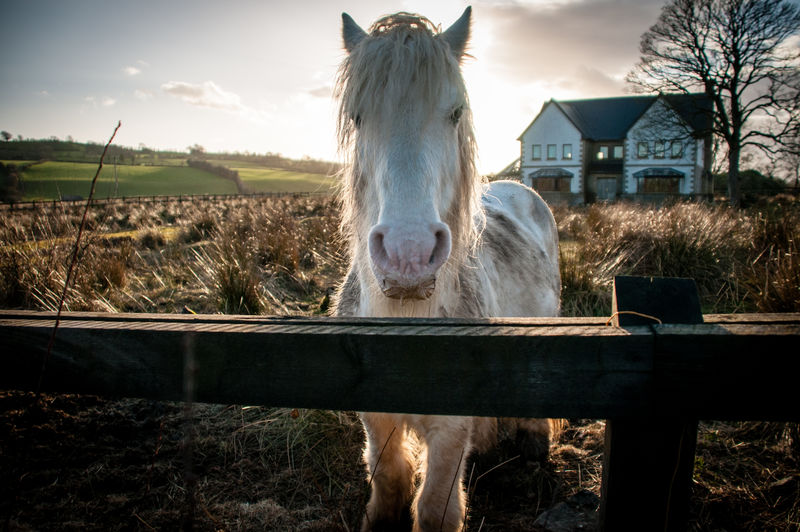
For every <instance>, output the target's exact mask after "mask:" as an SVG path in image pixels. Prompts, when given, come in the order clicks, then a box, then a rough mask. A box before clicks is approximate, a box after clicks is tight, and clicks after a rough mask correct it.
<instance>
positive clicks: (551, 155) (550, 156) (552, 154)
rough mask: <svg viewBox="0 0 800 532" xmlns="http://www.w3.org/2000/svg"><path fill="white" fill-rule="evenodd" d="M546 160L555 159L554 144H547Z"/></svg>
mask: <svg viewBox="0 0 800 532" xmlns="http://www.w3.org/2000/svg"><path fill="white" fill-rule="evenodd" d="M547 158H548V159H555V158H556V145H555V144H548V145H547Z"/></svg>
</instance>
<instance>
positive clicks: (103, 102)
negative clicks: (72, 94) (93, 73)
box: [83, 96, 117, 109]
mask: <svg viewBox="0 0 800 532" xmlns="http://www.w3.org/2000/svg"><path fill="white" fill-rule="evenodd" d="M83 101H84V102H86V103H87V104H89V105H90V106H92V107H93V108H95V109H97V107H98V106H103V107H113V106H114V105H116V103H117V100H115V99H114V98H112V97H110V96H104V97H103V98H102V99H100V100H99V101H98V99H97V97H95V96H86V97H85V98H84V99H83Z"/></svg>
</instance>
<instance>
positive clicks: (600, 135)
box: [520, 94, 713, 141]
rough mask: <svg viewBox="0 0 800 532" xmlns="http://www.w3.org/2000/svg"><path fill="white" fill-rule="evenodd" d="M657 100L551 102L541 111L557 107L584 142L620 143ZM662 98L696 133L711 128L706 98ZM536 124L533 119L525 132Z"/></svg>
mask: <svg viewBox="0 0 800 532" xmlns="http://www.w3.org/2000/svg"><path fill="white" fill-rule="evenodd" d="M660 97H662V96H619V97H615V98H594V99H589V100H555V99H551V100H550V101H549V102H546V103H545V104H544V106H542V111H544V109H545V108H546V107H547V106H548V105H555V106H557V107H558V108H559V109H560V110H561V111H562V112H563V113H564V115H565V116H566V117H567V118H568V119H569V120H570V122H572V123H573V125H574V126H575V127H576V128H578V131H580V132H581V135H582V136H583V138H585V139H587V140H594V141H599V140H620V139H624V138H625V137H626V135H627V133H628V130H629V129H630V128H631V127H632V126H633V124H634V123H636V121H637V120H638V119H639V118H640V117H641V116H642V115H643V114H644V113H645V111H647V109H649V108H650V106H651V105H653V103H654V102H655V101H656V100H657V99H658V98H660ZM663 98H664V99H665V100H666V101H667V103H668V104H669V105H670V106H671V107H672V108H673V109H674V110H675V111H677V112H678V114H679V115H680V116H681V118H683V119H684V120H686V122H687V123H688V124H689V125H690V126H691V127H692V129H693V130H694V131H695V132H703V131H707V130H708V129H710V123H711V116H712V113H711V111H712V110H713V107H712V105H713V104H712V102H711V101H710V100H709V99H708V97H707V96H706V95H704V94H666V95H663ZM542 111H540V112H539V115H541V114H542ZM537 118H538V115H537ZM535 122H536V119H534V120H533V122H531V124H530V125H529V126H528V128H526V129H525V131H527V130H528V129H529V128H530V127H531V126H532V125H533V124H534V123H535ZM523 134H524V132H523ZM520 138H521V136H520Z"/></svg>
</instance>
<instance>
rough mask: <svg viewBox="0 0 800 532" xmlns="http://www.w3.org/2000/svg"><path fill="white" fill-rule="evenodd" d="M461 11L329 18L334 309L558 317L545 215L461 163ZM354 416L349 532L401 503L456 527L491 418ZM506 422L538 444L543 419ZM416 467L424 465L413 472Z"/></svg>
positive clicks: (524, 191) (487, 442)
mask: <svg viewBox="0 0 800 532" xmlns="http://www.w3.org/2000/svg"><path fill="white" fill-rule="evenodd" d="M470 14H471V12H470V10H469V8H468V9H467V11H465V12H464V15H462V17H461V18H460V19H459V20H458V21H457V22H456V23H455V24H454V25H453V26H452V27H451V28H450V29H448V30H447V31H446V32H443V33H437V32H436V31H435V30H434V29H433V27H432V24H431V23H430V22H429V21H427V19H424V18H422V17H419V16H416V15H409V14H405V13H400V14H397V15H392V16H389V17H385V18H383V19H381V20H379V21H378V22H377V23H376V24H375V25H374V26H373V27H372V28H371V29H370V33H366V32H364V31H363V30H362V29H361V28H359V27H358V26H357V25H356V24H355V22H353V20H352V19H350V17H349V16H347V15H343V19H344V29H343V34H344V41H345V47H346V49H347V50H348V52H349V55H348V57H347V59H346V60H345V62H344V64H343V66H342V68H341V71H340V77H339V82H338V91H337V92H338V95H339V96H340V98H341V107H340V117H339V134H340V144H341V145H342V147H343V148H346V149H348V150H349V152H350V164H349V165H348V170H347V171H346V173H345V175H344V179H343V184H342V191H341V197H342V202H343V205H344V210H343V229H344V232H345V234H346V235H347V237H348V239H349V243H350V253H351V265H350V271H349V273H348V275H347V278H346V279H345V282H344V283H343V284H342V286H341V288H340V291H339V294H338V297H337V300H336V314H337V315H340V316H365V317H366V316H373V317H377V316H380V317H489V316H554V315H557V314H558V309H559V299H560V277H559V270H558V236H557V232H556V227H555V223H554V221H553V216H552V214H551V213H550V210H549V209H548V207H547V206H546V205H545V203H544V202H543V201H542V199H541V198H540V197H539V196H538V195H537V194H536V193H535V192H534V191H533V190H531V189H529V188H527V187H524V186H522V185H519V184H518V183H515V182H510V181H500V182H495V183H492V184H491V185H484V184H482V183H481V181H480V179H479V178H478V177H477V174H476V171H475V166H474V142H473V136H472V123H471V115H470V112H469V107H468V102H467V98H466V91H465V88H464V83H463V78H462V77H461V72H460V60H461V58H462V55H463V54H464V49H465V47H466V44H467V39H468V36H469V24H470ZM361 417H362V420H363V422H364V427H365V429H366V434H367V444H366V450H365V454H364V457H365V461H366V464H367V469H368V474H369V476H370V483H371V487H372V494H371V498H370V501H369V503H368V505H367V511H366V516H365V518H364V522H363V528H364V529H365V530H371V529H377V528H382V527H385V526H387V525H389V526H391V525H393V524H397V523H399V522H402V521H403V519H404V515H405V514H406V512H407V510H408V509H409V507H410V509H411V515H412V516H413V522H414V530H459V529H460V528H461V527H462V525H463V523H464V520H465V515H464V512H465V496H464V493H463V491H464V490H463V487H462V483H463V476H464V463H465V459H466V456H467V455H468V454H469V452H470V451H473V450H485V449H487V448H489V447H490V446H491V445H492V444H493V443H495V442H496V440H497V434H498V426H499V425H498V420H496V419H492V418H470V417H459V416H421V415H407V414H381V413H363V414H361ZM508 424H510V426H511V430H516V429H520V430H524V431H527V432H529V433H531V434H533V436H534V439H537V438H538V441H539V442H543V445H544V447H543V449H540V450H544V451H545V452H546V449H547V447H546V446H547V445H549V436H550V424H549V423H548V422H547V421H546V420H511V421H508ZM412 435H413V436H414V437H416V438H418V439H419V442H420V443H421V444H422V448H423V450H422V452H421V453H417V452H416V451H415V449H414V448H413V447H414V445H413V444H412V443H411V442H412V441H415V438H414V437H411V436H412ZM417 462H421V463H424V464H425V467H424V468H421V469H420V471H418V468H417ZM417 472H419V473H420V479H421V484H420V487H419V489H416V487H415V480H414V477H415V474H416V473H417ZM415 492H416V496H415ZM409 505H410V506H409Z"/></svg>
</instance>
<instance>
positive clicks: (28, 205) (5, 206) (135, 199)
mask: <svg viewBox="0 0 800 532" xmlns="http://www.w3.org/2000/svg"><path fill="white" fill-rule="evenodd" d="M328 195H330V192H254V193H248V194H180V195H168V196H158V195H153V196H121V197H118V198H94V199H92V203H91V206H92V207H100V206H104V205H116V204H126V203H135V204H144V203H165V202H173V201H177V202H184V201H187V202H192V201H219V200H224V199H243V198H284V197H296V198H304V197H321V196H328ZM85 203H86V198H62V199H53V200H39V201H36V200H34V201H17V202H14V201H12V202H4V203H0V210H6V211H13V210H31V209H36V208H37V207H44V206H47V205H52V206H53V207H54V208H55V207H58V206H64V207H74V206H78V205H84V204H85Z"/></svg>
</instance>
